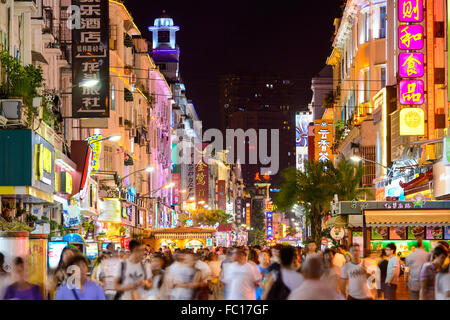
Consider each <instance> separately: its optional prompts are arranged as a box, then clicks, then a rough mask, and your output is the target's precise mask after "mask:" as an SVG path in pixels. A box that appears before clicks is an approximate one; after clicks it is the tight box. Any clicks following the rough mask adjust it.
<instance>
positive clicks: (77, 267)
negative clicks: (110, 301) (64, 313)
mask: <svg viewBox="0 0 450 320" xmlns="http://www.w3.org/2000/svg"><path fill="white" fill-rule="evenodd" d="M68 264H69V266H71V269H72V270H73V274H72V275H70V276H71V278H70V280H71V281H66V282H65V283H64V284H63V285H61V286H60V287H59V288H58V290H57V291H56V294H55V300H106V296H105V293H104V291H103V288H102V287H101V286H100V285H99V284H98V283H97V282H95V281H92V280H89V279H88V276H87V275H88V272H89V266H88V265H89V261H88V260H87V258H86V257H84V256H82V255H80V254H77V255H75V256H73V257H72V258H71V259H70V262H69V263H68Z"/></svg>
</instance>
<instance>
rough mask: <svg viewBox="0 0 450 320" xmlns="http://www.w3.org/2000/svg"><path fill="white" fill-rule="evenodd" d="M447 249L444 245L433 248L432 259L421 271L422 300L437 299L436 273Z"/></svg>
mask: <svg viewBox="0 0 450 320" xmlns="http://www.w3.org/2000/svg"><path fill="white" fill-rule="evenodd" d="M447 254H448V252H447V250H446V248H445V247H444V246H437V247H436V248H434V250H433V254H432V257H431V261H430V262H427V263H424V265H423V266H422V270H421V271H420V300H435V282H436V275H437V273H438V272H439V271H440V268H441V266H442V265H443V263H444V261H445V259H446V258H447Z"/></svg>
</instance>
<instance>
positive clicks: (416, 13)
mask: <svg viewBox="0 0 450 320" xmlns="http://www.w3.org/2000/svg"><path fill="white" fill-rule="evenodd" d="M398 8H399V9H398V20H399V21H400V22H421V21H422V20H423V0H399V1H398Z"/></svg>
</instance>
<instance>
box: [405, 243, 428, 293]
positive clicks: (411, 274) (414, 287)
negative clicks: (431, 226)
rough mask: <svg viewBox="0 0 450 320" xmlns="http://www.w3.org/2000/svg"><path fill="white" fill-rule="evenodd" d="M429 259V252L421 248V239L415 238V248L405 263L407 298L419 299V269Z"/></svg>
mask: <svg viewBox="0 0 450 320" xmlns="http://www.w3.org/2000/svg"><path fill="white" fill-rule="evenodd" d="M429 260H430V253H429V252H426V251H425V250H424V248H423V242H422V239H418V240H417V248H416V249H415V250H414V251H413V252H412V253H411V254H410V255H408V256H407V257H406V259H405V264H406V266H407V267H408V270H409V271H408V272H407V277H408V278H409V280H408V287H409V300H419V292H420V271H421V270H422V266H423V265H424V264H425V263H427V262H428V261H429Z"/></svg>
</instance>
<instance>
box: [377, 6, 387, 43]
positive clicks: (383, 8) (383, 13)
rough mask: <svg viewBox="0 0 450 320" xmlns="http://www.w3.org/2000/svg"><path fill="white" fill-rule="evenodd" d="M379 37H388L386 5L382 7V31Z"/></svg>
mask: <svg viewBox="0 0 450 320" xmlns="http://www.w3.org/2000/svg"><path fill="white" fill-rule="evenodd" d="M378 38H379V39H384V38H386V6H382V7H380V33H379V37H378Z"/></svg>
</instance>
